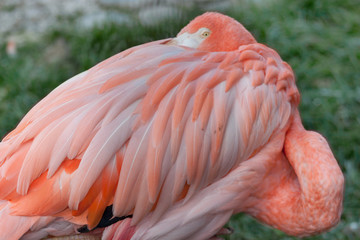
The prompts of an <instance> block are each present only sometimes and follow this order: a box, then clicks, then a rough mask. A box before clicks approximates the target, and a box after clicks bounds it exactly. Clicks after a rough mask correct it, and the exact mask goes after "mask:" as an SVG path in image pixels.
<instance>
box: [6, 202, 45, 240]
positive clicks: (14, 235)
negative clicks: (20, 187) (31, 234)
mask: <svg viewBox="0 0 360 240" xmlns="http://www.w3.org/2000/svg"><path fill="white" fill-rule="evenodd" d="M0 209H1V210H0V240H18V239H20V238H21V236H23V235H24V234H25V233H26V232H27V231H28V230H29V229H30V228H31V227H32V226H33V225H34V224H35V223H36V222H37V221H38V220H39V218H40V217H22V216H12V215H10V214H9V213H10V209H9V204H8V203H7V202H6V201H0Z"/></svg>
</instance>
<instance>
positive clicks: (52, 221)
mask: <svg viewBox="0 0 360 240" xmlns="http://www.w3.org/2000/svg"><path fill="white" fill-rule="evenodd" d="M78 227H79V225H76V224H72V223H70V222H67V221H65V220H64V219H62V218H59V217H38V216H33V217H24V216H14V215H10V203H9V202H7V201H1V200H0V240H18V239H21V240H38V239H42V238H45V237H47V236H66V235H72V234H75V233H76V229H77V228H78Z"/></svg>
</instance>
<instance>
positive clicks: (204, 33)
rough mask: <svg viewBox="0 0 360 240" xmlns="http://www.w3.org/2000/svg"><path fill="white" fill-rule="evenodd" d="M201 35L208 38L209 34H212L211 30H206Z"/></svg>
mask: <svg viewBox="0 0 360 240" xmlns="http://www.w3.org/2000/svg"><path fill="white" fill-rule="evenodd" d="M200 36H201V38H207V37H208V36H210V31H207V30H205V31H203V32H202V33H201V35H200Z"/></svg>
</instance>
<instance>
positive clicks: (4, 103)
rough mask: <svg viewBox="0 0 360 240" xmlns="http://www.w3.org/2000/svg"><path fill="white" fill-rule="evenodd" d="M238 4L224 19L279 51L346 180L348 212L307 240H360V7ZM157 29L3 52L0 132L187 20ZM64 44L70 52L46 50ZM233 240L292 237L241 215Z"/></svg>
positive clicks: (305, 112) (54, 36) (332, 2)
mask: <svg viewBox="0 0 360 240" xmlns="http://www.w3.org/2000/svg"><path fill="white" fill-rule="evenodd" d="M251 2H252V1H241V2H239V4H238V5H237V6H236V7H233V8H232V10H231V11H228V12H227V14H229V15H231V16H233V17H234V18H236V19H237V20H239V21H240V22H242V23H243V24H244V25H245V26H246V28H247V29H249V30H250V31H251V32H252V33H253V34H254V35H255V37H256V38H257V40H258V41H259V42H261V43H265V44H266V45H268V46H270V47H272V48H274V49H276V50H277V51H278V52H279V53H280V55H281V56H282V58H283V59H284V60H285V61H287V62H288V63H289V64H290V65H291V66H292V67H293V69H294V71H295V73H296V77H297V85H298V87H299V89H300V91H301V94H302V101H301V105H300V110H301V115H302V118H303V121H304V125H305V126H306V128H307V129H314V130H316V131H318V132H320V133H321V134H323V135H324V136H326V138H327V139H328V141H329V143H330V145H331V147H332V149H333V151H334V154H335V156H336V158H337V159H338V161H339V163H340V165H341V167H342V170H343V171H344V173H345V177H346V190H345V201H344V213H343V216H342V220H341V222H340V224H339V225H338V226H337V227H336V228H335V229H333V230H331V231H330V232H328V233H324V234H321V235H319V236H315V237H311V238H309V239H360V229H357V230H352V229H351V228H350V224H351V223H354V222H356V223H359V224H360V181H359V179H360V154H359V146H360V114H359V113H360V86H359V84H358V83H359V80H360V70H359V66H360V25H359V23H360V4H358V3H357V1H355V0H318V1H311V0H303V1H286V0H272V1H257V2H264V3H265V6H261V5H260V4H254V3H251ZM197 13H198V12H197V11H190V12H189V13H188V14H187V15H186V16H183V18H182V19H180V20H178V21H172V22H166V23H164V24H161V25H159V26H156V27H144V26H141V25H139V24H134V26H133V27H132V28H129V27H126V26H120V25H111V24H109V25H106V26H104V27H95V28H93V29H91V30H78V29H76V30H75V29H71V28H64V29H57V30H54V31H51V32H50V33H49V34H48V35H47V37H46V38H45V39H44V40H42V41H41V42H38V43H28V44H26V45H24V46H23V47H21V48H20V49H19V54H18V56H17V57H15V58H9V57H7V56H6V55H5V53H4V49H2V50H1V52H0V57H1V58H0V116H1V117H0V135H4V134H6V133H7V132H9V131H10V130H11V129H12V128H14V127H15V126H16V124H17V122H18V121H19V120H20V119H21V118H22V116H23V115H24V114H25V113H26V112H27V111H28V110H29V109H30V108H31V107H32V106H33V105H34V104H35V103H36V102H37V101H39V100H40V99H41V98H43V97H44V96H45V95H46V94H47V93H48V92H49V91H51V90H52V89H53V88H55V87H56V86H57V85H59V84H60V83H61V82H63V81H64V80H66V79H68V78H69V77H71V76H73V75H75V74H76V73H79V72H81V71H83V70H86V69H88V68H90V67H91V66H93V65H95V64H96V63H98V62H99V61H101V60H103V59H106V58H107V57H110V56H111V55H113V54H115V53H117V52H120V51H122V50H124V49H127V48H129V47H131V46H133V45H138V44H141V43H143V42H149V41H152V40H156V39H161V38H166V37H171V36H174V35H176V33H177V32H178V31H179V30H180V29H181V27H182V26H184V25H185V24H186V23H187V22H188V20H189V19H191V18H193V17H194V16H195V15H197ZM59 39H61V41H62V42H64V43H65V46H66V47H65V50H66V51H67V54H65V55H64V56H62V57H61V58H58V59H56V58H55V60H54V59H52V58H54V57H51V56H49V54H48V52H49V51H50V50H49V49H50V48H51V46H53V45H54V43H55V42H57V41H59ZM229 226H231V227H232V228H234V230H235V233H234V234H233V235H232V236H231V237H230V238H229V239H262V240H265V239H292V238H291V237H289V236H287V235H285V234H284V233H281V232H280V231H277V230H273V229H270V228H268V227H266V226H263V225H262V224H260V223H258V222H257V221H255V220H253V219H252V218H250V217H248V216H246V215H243V214H240V215H238V216H234V217H233V218H232V219H231V221H230V222H229Z"/></svg>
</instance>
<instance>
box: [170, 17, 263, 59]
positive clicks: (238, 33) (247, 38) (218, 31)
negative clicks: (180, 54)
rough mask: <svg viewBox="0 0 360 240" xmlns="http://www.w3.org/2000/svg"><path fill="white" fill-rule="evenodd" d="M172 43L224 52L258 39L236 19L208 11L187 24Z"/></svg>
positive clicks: (202, 49)
mask: <svg viewBox="0 0 360 240" xmlns="http://www.w3.org/2000/svg"><path fill="white" fill-rule="evenodd" d="M172 43H173V44H176V45H180V46H186V47H191V48H196V49H199V50H201V51H209V52H222V51H233V50H236V49H238V48H239V47H240V46H241V45H247V44H251V43H256V40H255V38H254V37H253V36H252V35H251V33H250V32H248V31H247V30H246V29H245V28H244V26H243V25H241V24H240V23H239V22H238V21H236V20H235V19H233V18H231V17H228V16H225V15H223V14H221V13H216V12H207V13H204V14H202V15H200V16H198V17H196V18H195V19H194V20H192V21H191V22H190V23H189V24H188V25H187V26H185V27H184V28H183V29H182V30H181V31H180V32H179V33H178V35H177V36H176V38H174V39H173V40H172Z"/></svg>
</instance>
